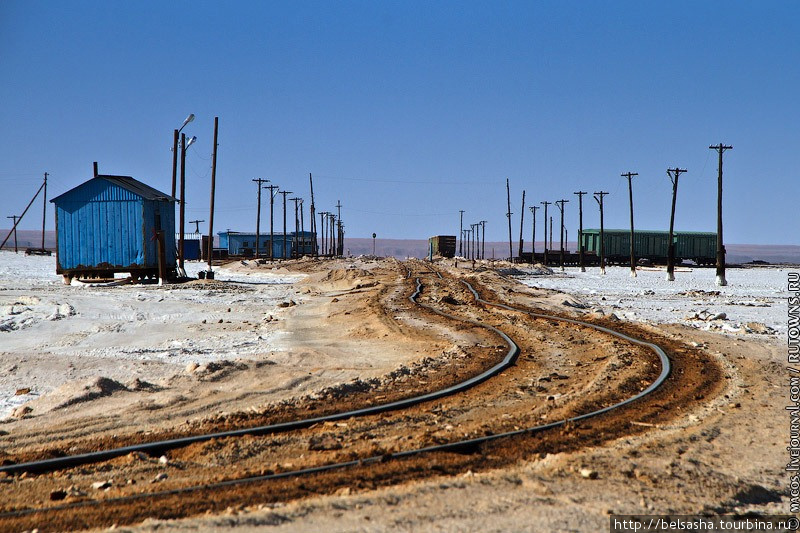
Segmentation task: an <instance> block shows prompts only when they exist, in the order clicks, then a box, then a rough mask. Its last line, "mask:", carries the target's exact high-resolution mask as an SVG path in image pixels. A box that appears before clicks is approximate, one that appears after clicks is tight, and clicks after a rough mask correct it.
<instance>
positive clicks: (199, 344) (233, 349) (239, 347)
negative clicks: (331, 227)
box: [0, 251, 305, 419]
mask: <svg viewBox="0 0 800 533" xmlns="http://www.w3.org/2000/svg"><path fill="white" fill-rule="evenodd" d="M186 266H187V274H188V275H190V276H196V275H197V272H198V271H200V270H204V269H205V268H207V266H206V265H205V264H203V263H196V262H192V263H187V265H186ZM215 270H216V277H217V279H218V280H227V281H236V282H239V284H240V286H241V287H243V288H247V289H252V288H255V289H257V296H255V295H254V293H253V292H252V291H248V292H244V291H242V292H237V291H235V290H227V291H221V290H211V288H209V287H207V286H205V285H203V284H199V283H198V284H195V285H192V284H185V285H182V286H173V287H163V288H162V287H157V286H154V285H120V286H103V285H100V284H95V285H92V284H83V283H79V282H73V284H72V285H70V286H66V285H64V284H63V281H62V278H61V276H59V275H56V268H55V257H54V256H53V257H47V256H25V255H24V254H15V253H13V252H6V251H3V252H0V419H2V418H4V417H6V416H8V414H9V413H10V412H11V410H12V409H13V408H14V407H16V406H18V405H21V404H23V403H25V402H27V401H30V400H31V399H34V398H36V397H38V396H41V395H44V394H47V393H48V392H50V391H52V390H54V389H56V388H57V387H59V386H61V385H63V384H64V383H66V382H68V381H81V380H86V379H88V378H91V377H100V376H102V377H106V378H110V379H113V380H116V381H120V382H123V383H125V382H128V381H130V380H132V379H134V378H139V379H141V380H143V381H160V380H162V379H164V378H165V377H168V376H170V375H171V374H175V373H177V372H179V371H182V370H183V368H185V366H186V365H187V364H190V363H197V364H203V363H208V362H209V361H218V360H235V359H243V358H251V359H258V358H259V357H263V354H265V353H269V352H271V351H280V350H282V349H283V348H284V345H285V343H282V340H283V338H284V337H285V336H286V333H285V332H283V331H281V330H280V328H276V327H270V328H261V329H259V330H257V331H253V330H242V329H229V330H219V331H215V332H213V333H212V334H210V335H199V334H193V332H192V331H191V328H192V326H194V325H196V324H200V323H202V322H203V321H205V322H206V323H217V322H220V321H224V320H230V319H231V317H240V316H242V315H250V316H252V317H253V318H255V320H259V319H261V318H263V317H264V316H269V315H275V317H277V316H279V314H280V311H281V310H280V309H279V308H277V304H278V303H280V302H283V301H288V300H289V299H292V300H293V301H300V300H301V296H300V295H297V294H295V292H296V291H295V290H294V289H293V284H294V283H295V282H297V281H298V280H300V279H303V278H304V277H305V276H304V275H302V274H285V273H277V272H272V271H266V272H247V273H239V272H235V271H234V270H232V269H226V268H218V269H215ZM21 389H22V390H24V389H30V392H29V393H27V394H16V392H17V391H18V390H21Z"/></svg>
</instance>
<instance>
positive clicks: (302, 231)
mask: <svg viewBox="0 0 800 533" xmlns="http://www.w3.org/2000/svg"><path fill="white" fill-rule="evenodd" d="M303 203H304V202H303V199H302V198H300V242H301V243H302V244H301V245H300V251H301V252H302V254H301V255H305V254H306V236H305V233H306V230H305V228H304V227H303Z"/></svg>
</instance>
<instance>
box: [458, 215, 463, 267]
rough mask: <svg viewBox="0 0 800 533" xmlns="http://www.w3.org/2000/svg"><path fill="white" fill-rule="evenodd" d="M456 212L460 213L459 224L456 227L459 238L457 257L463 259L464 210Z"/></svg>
mask: <svg viewBox="0 0 800 533" xmlns="http://www.w3.org/2000/svg"><path fill="white" fill-rule="evenodd" d="M458 212H459V213H461V222H460V223H459V226H458V236H459V241H458V256H459V257H464V210H463V209H459V211H458Z"/></svg>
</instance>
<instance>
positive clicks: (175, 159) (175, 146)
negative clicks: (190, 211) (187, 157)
mask: <svg viewBox="0 0 800 533" xmlns="http://www.w3.org/2000/svg"><path fill="white" fill-rule="evenodd" d="M193 120H194V113H189V116H188V117H186V120H184V121H183V124H181V127H180V128H178V129H177V130H173V132H172V134H173V135H172V197H173V198H175V177H176V173H177V168H178V135H179V134H180V133H181V131H183V128H185V127H186V125H187V124H188V123H190V122H191V121H193Z"/></svg>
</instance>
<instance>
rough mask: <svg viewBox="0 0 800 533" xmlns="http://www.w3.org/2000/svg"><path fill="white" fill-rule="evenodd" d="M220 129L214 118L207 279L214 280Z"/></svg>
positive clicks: (217, 120) (216, 119) (217, 118)
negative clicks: (212, 268) (213, 264)
mask: <svg viewBox="0 0 800 533" xmlns="http://www.w3.org/2000/svg"><path fill="white" fill-rule="evenodd" d="M218 129H219V117H214V151H213V152H212V156H211V202H210V206H209V207H210V211H211V212H210V214H209V217H208V272H206V279H214V272H213V271H212V270H211V259H212V257H213V255H214V192H215V191H214V187H215V185H216V182H217V131H218Z"/></svg>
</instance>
